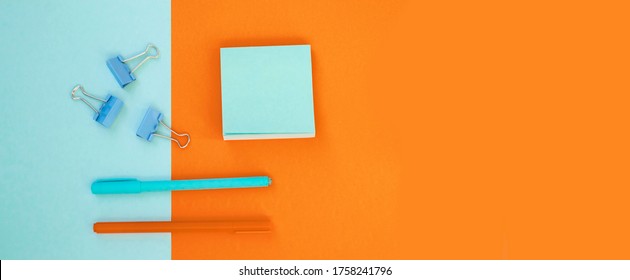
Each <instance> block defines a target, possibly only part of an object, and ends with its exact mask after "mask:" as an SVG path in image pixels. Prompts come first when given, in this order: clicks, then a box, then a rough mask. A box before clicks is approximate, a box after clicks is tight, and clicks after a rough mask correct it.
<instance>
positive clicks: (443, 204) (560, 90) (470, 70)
mask: <svg viewBox="0 0 630 280" xmlns="http://www.w3.org/2000/svg"><path fill="white" fill-rule="evenodd" d="M423 2H426V3H423ZM431 2H437V3H431ZM536 2H537V3H534V2H532V1H494V2H492V1H484V2H477V1H461V2H455V1H358V0H356V1H173V3H172V48H173V60H172V67H173V68H172V74H173V81H172V87H173V88H172V91H173V93H172V98H173V99H172V104H173V107H172V115H173V127H174V128H175V129H176V130H177V129H178V128H179V129H180V130H185V131H187V132H189V133H190V134H191V135H192V142H191V145H190V146H189V148H187V149H185V150H180V149H176V148H173V150H172V159H173V162H172V177H173V179H190V178H208V177H227V176H248V175H269V176H271V177H272V178H273V180H274V181H273V185H272V186H271V187H270V188H267V189H245V190H218V191H194V192H174V193H173V196H172V202H173V204H172V212H173V213H172V214H173V220H179V221H183V220H196V219H221V218H247V217H269V218H270V219H271V220H272V221H273V223H274V226H275V230H274V232H273V233H272V234H258V235H233V234H232V235H231V234H200V233H177V234H173V236H172V242H173V243H172V246H173V250H172V252H173V255H172V256H173V258H174V259H197V258H203V259H250V258H253V259H268V258H271V259H329V258H332V259H380V258H391V259H408V258H411V259H557V258H560V259H628V258H630V238H628V236H630V226H629V223H628V219H629V217H630V215H629V214H630V184H629V183H630V176H629V174H630V172H628V170H629V167H630V166H629V165H630V164H629V159H630V151H629V147H630V141H629V140H630V139H629V133H628V131H629V130H628V120H629V115H628V112H629V108H630V106H629V105H630V104H629V101H630V96H629V86H628V77H630V76H629V74H630V73H629V70H628V69H630V61H629V57H628V56H629V54H630V51H629V50H630V46H629V44H628V27H630V24H629V23H630V22H629V21H630V20H629V17H628V12H629V9H628V7H627V6H625V5H622V4H621V3H623V2H624V1H619V2H618V3H617V2H606V1H592V3H584V2H581V1H567V2H566V3H556V4H550V3H549V2H551V1H536ZM282 44H311V46H312V59H313V83H314V84H313V87H314V103H315V122H316V130H317V136H316V138H314V139H297V140H263V141H237V142H226V141H223V140H222V137H221V87H220V86H221V83H220V81H221V80H220V72H219V69H220V62H219V48H220V47H228V46H253V45H282Z"/></svg>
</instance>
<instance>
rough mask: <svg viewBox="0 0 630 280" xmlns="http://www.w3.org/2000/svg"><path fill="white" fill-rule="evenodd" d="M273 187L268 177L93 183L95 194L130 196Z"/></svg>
mask: <svg viewBox="0 0 630 280" xmlns="http://www.w3.org/2000/svg"><path fill="white" fill-rule="evenodd" d="M269 185H271V178H269V177H268V176H256V177H240V178H218V179H198V180H172V181H171V180H164V181H140V180H137V179H110V180H97V181H95V182H94V183H92V193H93V194H130V193H141V192H159V191H190V190H216V189H237V188H262V187H267V186H269Z"/></svg>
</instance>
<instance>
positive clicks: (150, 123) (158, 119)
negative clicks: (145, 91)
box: [136, 107, 190, 149]
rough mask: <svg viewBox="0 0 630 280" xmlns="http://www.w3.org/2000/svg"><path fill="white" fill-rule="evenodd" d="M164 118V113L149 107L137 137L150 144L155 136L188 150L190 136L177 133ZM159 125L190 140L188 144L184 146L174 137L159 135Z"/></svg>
mask: <svg viewBox="0 0 630 280" xmlns="http://www.w3.org/2000/svg"><path fill="white" fill-rule="evenodd" d="M163 118H164V116H163V115H162V113H160V112H159V111H157V110H155V109H153V108H151V107H149V109H148V110H147V112H146V113H145V114H144V118H142V123H140V127H138V130H137V131H136V135H137V136H138V137H140V138H142V139H145V140H147V141H149V142H151V140H153V136H156V137H160V138H164V139H168V140H171V141H173V142H175V143H177V146H179V148H181V149H183V148H186V147H187V146H188V144H189V143H190V134H188V133H177V132H175V131H174V130H173V129H172V128H170V127H169V126H168V125H166V124H165V123H164V121H163ZM159 125H163V126H164V127H166V128H168V130H170V131H171V132H172V133H173V134H175V135H177V136H179V137H184V136H185V137H186V138H187V139H188V140H187V141H186V143H184V144H182V143H180V142H179V140H177V139H175V138H173V137H170V136H167V135H163V134H159V133H157V130H158V126H159Z"/></svg>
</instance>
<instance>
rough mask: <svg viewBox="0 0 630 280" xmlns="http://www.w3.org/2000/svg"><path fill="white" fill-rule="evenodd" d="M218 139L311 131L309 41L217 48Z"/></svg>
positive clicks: (308, 134)
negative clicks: (220, 116)
mask: <svg viewBox="0 0 630 280" xmlns="http://www.w3.org/2000/svg"><path fill="white" fill-rule="evenodd" d="M221 98H222V108H223V139H225V140H245V139H276V138H308V137H315V117H314V114H313V81H312V68H311V46H310V45H292V46H268V47H235V48H221Z"/></svg>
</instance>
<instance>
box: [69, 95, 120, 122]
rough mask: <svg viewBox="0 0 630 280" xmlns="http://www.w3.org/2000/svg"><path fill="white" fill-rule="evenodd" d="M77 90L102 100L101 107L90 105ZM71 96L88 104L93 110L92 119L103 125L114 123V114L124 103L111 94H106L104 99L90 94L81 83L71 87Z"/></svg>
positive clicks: (116, 113) (115, 114) (118, 111)
mask: <svg viewBox="0 0 630 280" xmlns="http://www.w3.org/2000/svg"><path fill="white" fill-rule="evenodd" d="M79 90H81V93H83V95H85V96H86V97H89V98H92V99H94V100H96V101H100V102H102V103H103V104H102V105H101V107H100V108H99V109H98V110H97V109H96V107H94V105H92V104H91V103H90V102H89V101H88V100H87V99H85V98H83V97H81V96H78V95H77V91H79ZM71 97H72V100H81V101H82V102H83V103H85V105H88V107H90V109H92V111H94V120H95V121H96V122H98V123H100V124H102V125H103V126H104V127H110V126H111V125H112V124H113V123H114V120H115V119H116V116H118V113H120V109H121V108H122V106H123V104H124V103H123V102H122V100H120V99H118V98H117V97H115V96H113V95H111V94H108V95H107V96H106V97H105V99H101V98H98V97H96V96H94V95H91V94H89V93H88V92H87V91H85V89H84V88H83V86H82V85H77V86H75V87H74V88H73V89H72V92H71Z"/></svg>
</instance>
